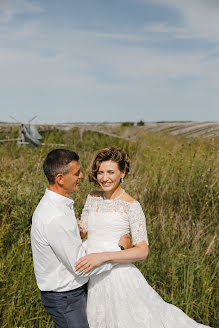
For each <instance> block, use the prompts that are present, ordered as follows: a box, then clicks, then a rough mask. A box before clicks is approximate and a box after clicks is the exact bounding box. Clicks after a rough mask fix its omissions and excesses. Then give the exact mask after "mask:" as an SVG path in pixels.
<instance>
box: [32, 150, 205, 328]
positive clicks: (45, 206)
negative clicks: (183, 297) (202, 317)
mask: <svg viewBox="0 0 219 328" xmlns="http://www.w3.org/2000/svg"><path fill="white" fill-rule="evenodd" d="M43 169H44V173H45V175H46V177H47V179H48V181H49V187H48V189H47V190H46V192H45V195H44V196H43V198H42V199H41V201H40V203H39V204H38V206H37V208H36V210H35V212H34V215H33V221H32V228H31V246H32V253H33V261H34V271H35V275H36V280H37V285H38V287H39V289H40V291H41V299H42V303H43V305H44V307H45V309H46V310H47V312H48V313H49V314H50V315H51V317H52V319H53V321H54V323H55V327H57V328H89V327H90V328H163V327H164V328H176V327H177V328H188V327H191V328H199V327H206V326H204V325H201V324H198V323H196V322H195V321H193V320H192V319H190V318H189V317H188V316H187V315H185V314H184V312H182V311H181V310H180V309H178V308H177V307H175V306H173V305H171V304H168V303H166V302H164V301H163V300H162V298H161V297H160V296H159V295H158V294H157V293H156V292H155V291H154V290H153V288H151V287H150V286H149V285H148V283H147V281H146V280H145V278H144V277H143V275H142V274H141V273H140V271H139V270H138V269H137V268H136V267H135V266H134V265H133V264H132V263H131V262H134V261H138V260H143V259H145V258H146V257H147V255H148V238H147V231H146V223H145V216H144V213H143V211H142V208H141V205H140V204H139V202H138V201H136V200H135V199H133V198H132V197H131V196H129V195H128V194H127V193H126V192H125V190H123V189H122V187H121V183H122V182H123V180H124V178H125V176H126V175H127V174H128V172H129V157H128V154H127V153H126V152H124V151H123V150H121V149H119V148H116V147H111V148H104V149H102V150H99V151H98V152H97V153H96V154H95V155H94V158H93V160H92V164H91V174H90V180H91V181H92V182H94V183H95V184H98V185H99V186H100V187H101V189H102V190H101V191H93V192H91V194H90V195H88V197H87V200H86V203H85V206H84V209H83V211H82V215H81V220H80V226H81V232H80V231H79V229H78V222H77V220H76V218H75V214H74V201H73V199H72V198H70V193H71V192H73V191H76V190H78V188H79V182H80V179H81V178H83V174H82V172H81V170H80V163H79V156H78V155H77V154H76V153H75V152H72V151H70V150H65V149H55V150H53V151H51V152H50V153H49V154H48V155H47V157H46V159H45V161H44V164H43ZM130 233H131V236H132V244H133V247H131V245H130V239H129V234H130ZM86 235H87V239H86V240H84V241H82V239H83V238H85V237H86ZM88 280H89V282H88Z"/></svg>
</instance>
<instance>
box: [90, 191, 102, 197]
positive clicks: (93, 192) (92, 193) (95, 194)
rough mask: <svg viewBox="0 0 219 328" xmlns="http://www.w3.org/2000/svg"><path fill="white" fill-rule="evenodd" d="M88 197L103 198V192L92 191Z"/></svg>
mask: <svg viewBox="0 0 219 328" xmlns="http://www.w3.org/2000/svg"><path fill="white" fill-rule="evenodd" d="M90 196H92V197H103V191H102V190H92V191H91V192H90Z"/></svg>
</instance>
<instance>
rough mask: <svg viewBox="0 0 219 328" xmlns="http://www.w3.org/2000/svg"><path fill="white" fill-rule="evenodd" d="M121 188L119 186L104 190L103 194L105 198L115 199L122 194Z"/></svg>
mask: <svg viewBox="0 0 219 328" xmlns="http://www.w3.org/2000/svg"><path fill="white" fill-rule="evenodd" d="M122 192H123V189H122V188H121V187H120V186H119V187H118V188H117V189H116V190H110V191H104V196H105V198H107V199H115V198H117V197H119V196H120V194H122Z"/></svg>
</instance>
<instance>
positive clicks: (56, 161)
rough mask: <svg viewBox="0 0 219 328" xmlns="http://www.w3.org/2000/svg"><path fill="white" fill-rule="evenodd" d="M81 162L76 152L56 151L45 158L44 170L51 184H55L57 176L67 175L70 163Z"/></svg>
mask: <svg viewBox="0 0 219 328" xmlns="http://www.w3.org/2000/svg"><path fill="white" fill-rule="evenodd" d="M72 161H77V162H78V161H79V156H78V154H76V153H75V152H74V151H71V150H67V149H54V150H52V151H51V152H50V153H49V154H48V155H47V156H46V158H45V160H44V162H43V170H44V173H45V175H46V177H47V179H48V181H49V184H55V177H56V176H57V174H67V173H68V171H69V163H71V162H72Z"/></svg>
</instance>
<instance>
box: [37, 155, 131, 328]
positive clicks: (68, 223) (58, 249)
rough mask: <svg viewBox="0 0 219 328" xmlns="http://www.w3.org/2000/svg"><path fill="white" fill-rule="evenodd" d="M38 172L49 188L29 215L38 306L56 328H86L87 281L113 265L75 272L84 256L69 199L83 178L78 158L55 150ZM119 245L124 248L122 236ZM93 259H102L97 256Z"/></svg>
mask: <svg viewBox="0 0 219 328" xmlns="http://www.w3.org/2000/svg"><path fill="white" fill-rule="evenodd" d="M43 169H44V173H45V175H46V177H47V179H48V181H49V187H48V189H47V190H46V192H45V194H44V196H43V198H42V199H41V201H40V202H39V204H38V206H37V208H36V210H35V212H34V214H33V218H32V228H31V247H32V254H33V263H34V271H35V276H36V281H37V285H38V287H39V289H40V291H41V299H42V303H43V305H44V307H45V309H46V310H47V312H48V313H49V314H50V315H51V317H52V319H53V321H54V323H55V327H56V328H70V327H71V328H89V324H88V321H87V315H86V295H87V281H88V277H87V276H89V275H91V274H99V273H101V272H104V271H107V270H111V269H112V267H113V265H115V264H112V263H109V262H106V263H104V264H102V265H100V266H97V267H96V268H94V269H93V270H91V271H90V272H89V274H86V275H85V276H83V275H81V274H79V273H78V272H76V270H75V267H74V264H75V262H76V261H77V260H78V259H79V258H81V257H82V256H84V255H85V254H86V250H85V248H84V246H83V242H82V241H81V238H80V233H79V230H78V224H77V220H76V218H75V213H74V208H73V204H74V201H73V200H72V199H71V198H70V193H71V192H73V191H76V190H78V188H79V182H80V180H81V179H82V178H83V174H82V172H81V170H80V163H79V156H78V155H77V154H76V153H75V152H73V151H70V150H66V149H54V150H52V151H51V152H50V153H49V154H48V155H47V157H46V159H45V161H44V164H43ZM119 245H122V246H124V248H128V247H129V238H128V239H127V235H126V236H123V237H122V238H121V239H120V241H119ZM116 250H119V247H118V248H117V249H116ZM93 256H94V257H95V258H97V257H98V256H99V257H100V258H101V253H100V254H93ZM97 262H98V261H97ZM100 262H101V261H100ZM101 263H102V262H101Z"/></svg>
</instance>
